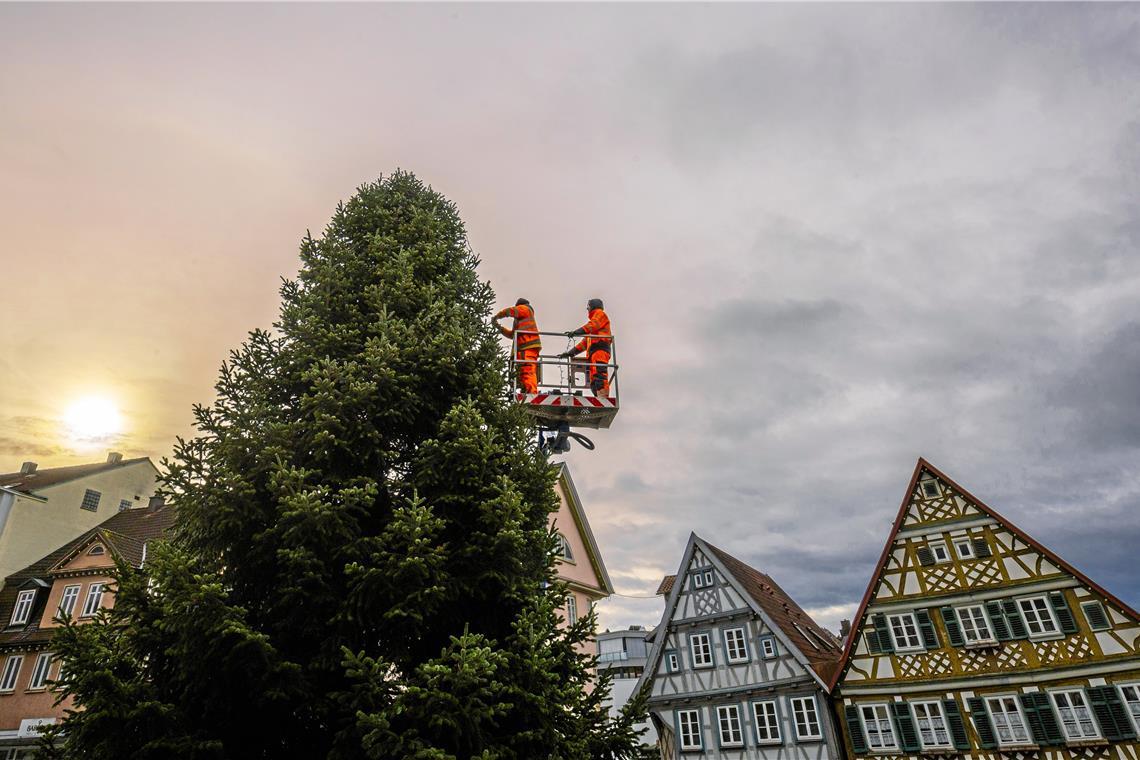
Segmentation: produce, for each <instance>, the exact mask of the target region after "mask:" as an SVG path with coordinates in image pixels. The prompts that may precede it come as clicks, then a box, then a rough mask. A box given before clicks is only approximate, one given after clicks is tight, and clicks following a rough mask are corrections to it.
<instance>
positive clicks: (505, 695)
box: [43, 172, 640, 760]
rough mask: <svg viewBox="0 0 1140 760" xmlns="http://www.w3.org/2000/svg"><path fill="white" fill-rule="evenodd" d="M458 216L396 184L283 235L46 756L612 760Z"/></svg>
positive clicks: (89, 630) (69, 665) (527, 438)
mask: <svg viewBox="0 0 1140 760" xmlns="http://www.w3.org/2000/svg"><path fill="white" fill-rule="evenodd" d="M478 263H479V262H478V259H477V257H476V256H475V254H474V253H473V252H472V251H471V249H470V247H469V246H468V243H467V237H466V233H465V231H464V227H463V224H462V222H461V220H460V218H459V215H458V213H457V211H456V209H455V207H454V205H453V204H452V203H451V202H449V201H448V200H447V199H446V198H444V197H443V196H442V195H440V194H439V193H437V192H435V191H433V190H432V189H431V188H429V187H427V186H425V185H424V184H423V183H422V182H421V181H420V180H418V179H417V178H416V177H415V176H413V175H411V174H409V173H405V172H396V173H394V174H391V175H390V176H387V177H382V178H381V179H379V180H377V181H376V182H373V183H370V184H367V185H365V186H363V187H361V188H360V189H359V190H358V192H357V193H356V195H355V196H353V197H352V199H351V200H349V201H348V202H347V203H343V204H341V205H339V206H338V207H337V209H336V213H335V214H334V215H333V217H332V220H331V222H330V223H329V225H328V227H327V228H326V229H325V230H324V233H323V234H322V235H321V236H319V237H316V238H314V237H312V236H311V235H309V236H306V237H305V238H304V240H303V242H302V244H301V266H300V272H299V274H298V275H297V277H296V278H295V279H293V280H288V281H285V282H284V283H283V285H282V287H281V310H280V317H279V319H278V321H277V322H276V323H275V325H274V329H273V330H272V331H265V330H255V331H254V332H252V333H250V334H249V336H248V338H247V339H246V340H245V342H244V343H243V344H242V345H241V346H240V347H239V348H238V349H236V350H234V351H233V352H231V354H230V356H229V359H228V360H227V361H226V362H225V363H224V364H223V366H222V368H221V371H220V373H219V378H218V381H217V384H216V391H217V399H216V401H215V402H214V403H213V404H211V405H199V406H196V407H195V408H194V417H195V424H196V428H197V431H198V433H197V435H196V437H194V438H192V439H189V440H182V439H179V440H178V442H177V444H176V446H175V449H174V453H173V455H172V457H171V458H170V459H169V460H166V461H164V463H163V464H164V469H165V470H166V472H167V474H166V475H165V482H164V486H163V489H164V491H165V493H166V494H167V495H168V496H169V497H170V499H171V500H172V501H173V503H175V504H176V505H177V509H178V523H177V526H176V531H175V536H174V539H173V540H172V541H171V542H169V543H168V544H167V545H164V546H160V547H157V548H152V550H151V551H150V552H149V555H148V561H147V565H146V567H145V568H144V569H143V570H141V571H139V570H134V569H132V568H129V567H126V566H121V567H120V568H119V570H118V575H117V595H116V602H115V606H114V608H113V610H110V611H107V612H104V613H101V614H100V615H99V616H98V618H97V619H96V620H95V621H94V622H93V623H90V624H85V625H76V624H67V625H64V626H63V627H62V628H61V629H60V632H59V635H58V637H57V639H56V644H55V647H56V650H57V651H58V652H59V653H60V654H61V656H62V657H63V658H64V661H65V664H64V668H63V676H62V678H61V682H60V684H59V685H58V689H59V690H60V694H61V696H70V697H72V698H73V699H74V708H73V709H72V710H71V711H70V713H69V716H68V718H67V720H66V721H64V722H63V723H62V724H61V725H60V726H59V727H58V728H57V729H56V730H53V731H52V733H51V734H50V735H49V736H48V738H47V740H46V741H45V746H44V750H43V755H44V756H45V757H50V758H60V759H61V760H63V759H68V760H71V759H76V760H77V759H78V758H84V760H101V759H103V758H107V759H108V760H109V759H110V758H115V759H116V760H119V759H120V758H128V757H129V758H175V759H180V758H187V759H193V760H198V759H199V758H202V759H205V758H211V759H214V758H219V759H220V758H226V759H230V758H232V759H234V760H237V759H239V758H240V759H241V760H248V759H250V758H292V757H297V758H313V757H327V758H335V759H336V760H341V759H344V760H348V759H350V758H353V759H354V758H368V759H369V760H381V759H383V758H419V759H422V760H429V759H430V760H450V759H451V758H456V759H458V758H480V759H482V760H492V759H495V760H499V759H502V760H508V759H513V758H519V759H525V760H530V759H532V758H567V759H571V758H617V757H632V756H634V755H635V754H636V752H637V745H638V738H637V736H636V735H635V733H634V731H633V729H632V727H631V726H632V724H633V721H634V720H635V719H636V718H637V717H639V716H636V715H634V714H633V712H636V710H637V708H639V707H640V705H635V709H634V710H631V711H629V712H628V713H627V714H624V715H623V716H621V717H620V718H619V719H617V720H611V719H610V718H609V717H608V715H607V711H606V708H605V706H604V701H605V698H606V696H607V694H608V692H609V682H608V679H606V678H601V679H598V680H597V681H596V682H594V683H593V685H592V688H591V675H590V668H591V666H592V664H593V661H592V658H590V657H588V656H585V655H583V654H582V653H581V652H580V650H579V645H581V644H582V643H583V642H584V641H585V640H586V638H587V637H588V636H589V634H590V632H591V628H592V626H593V622H594V621H593V616H592V615H591V616H586V617H584V618H583V619H581V620H579V621H578V622H577V623H576V624H575V625H572V626H569V627H565V626H560V625H559V620H560V613H559V612H558V608H559V607H560V606H561V605H562V602H563V600H564V598H565V594H566V588H565V587H564V586H563V585H562V584H561V583H559V582H558V581H557V578H556V577H555V574H554V569H553V564H554V559H553V558H554V552H555V546H556V543H555V540H554V536H553V534H552V533H551V532H550V531H549V529H548V527H547V522H548V516H549V513H550V512H551V511H552V510H553V509H555V508H556V506H557V501H556V497H555V492H554V481H555V475H556V473H555V470H554V469H553V468H552V467H551V466H550V465H549V463H548V462H547V461H546V459H545V457H544V456H542V455H541V454H540V453H539V452H538V451H537V450H536V448H535V446H534V445H533V442H532V437H533V431H532V428H531V425H530V423H529V422H528V420H527V419H526V418H525V416H524V415H522V414H521V413H520V412H519V411H518V410H517V409H515V408H513V407H512V406H511V405H510V404H509V403H508V402H507V401H506V400H505V396H506V394H505V392H504V391H505V385H504V378H505V374H504V373H505V367H506V355H505V353H504V351H503V349H502V348H501V347H500V344H499V341H498V339H497V333H496V332H495V330H494V329H493V328H492V327H491V326H490V324H489V316H490V313H491V306H492V303H493V300H494V294H493V292H492V290H491V287H490V285H489V284H488V283H486V282H483V281H481V280H480V279H479V277H478V274H477V271H476V267H477V265H478Z"/></svg>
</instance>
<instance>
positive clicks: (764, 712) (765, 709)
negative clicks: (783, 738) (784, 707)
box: [752, 700, 780, 744]
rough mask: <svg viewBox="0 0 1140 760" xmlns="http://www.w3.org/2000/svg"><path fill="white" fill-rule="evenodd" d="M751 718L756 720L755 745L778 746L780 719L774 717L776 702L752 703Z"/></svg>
mask: <svg viewBox="0 0 1140 760" xmlns="http://www.w3.org/2000/svg"><path fill="white" fill-rule="evenodd" d="M752 716H753V717H754V718H756V743H757V744H779V742H780V719H779V718H777V717H776V702H775V701H774V700H772V701H767V702H753V703H752Z"/></svg>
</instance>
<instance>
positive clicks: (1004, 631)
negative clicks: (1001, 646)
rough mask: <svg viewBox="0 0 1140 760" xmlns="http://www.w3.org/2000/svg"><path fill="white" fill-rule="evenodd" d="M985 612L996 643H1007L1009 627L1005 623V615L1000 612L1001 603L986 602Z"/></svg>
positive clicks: (1009, 637)
mask: <svg viewBox="0 0 1140 760" xmlns="http://www.w3.org/2000/svg"><path fill="white" fill-rule="evenodd" d="M986 612H988V613H989V615H990V626H991V627H993V629H994V636H995V637H996V638H997V640H998V641H1009V640H1010V639H1011V638H1013V637H1012V636H1010V635H1009V626H1008V625H1007V624H1006V622H1005V613H1003V612H1002V610H1001V602H997V601H994V602H986Z"/></svg>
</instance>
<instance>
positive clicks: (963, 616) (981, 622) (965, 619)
mask: <svg viewBox="0 0 1140 760" xmlns="http://www.w3.org/2000/svg"><path fill="white" fill-rule="evenodd" d="M957 612H958V622H959V623H961V625H962V635H963V636H964V637H965V638H966V644H980V643H990V642H992V641H993V640H994V637H993V634H992V633H990V625H989V623H988V622H987V621H986V613H985V611H984V610H983V609H982V607H981V605H976V606H974V607H959V608H958V610H957Z"/></svg>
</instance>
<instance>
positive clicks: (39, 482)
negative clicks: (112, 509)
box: [0, 457, 154, 494]
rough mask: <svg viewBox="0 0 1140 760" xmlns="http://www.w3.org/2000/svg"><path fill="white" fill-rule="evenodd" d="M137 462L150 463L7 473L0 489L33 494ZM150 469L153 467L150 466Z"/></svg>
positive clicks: (129, 461) (1, 478) (143, 459)
mask: <svg viewBox="0 0 1140 760" xmlns="http://www.w3.org/2000/svg"><path fill="white" fill-rule="evenodd" d="M139 462H147V463H149V462H150V459H149V458H148V457H138V458H136V459H123V460H122V461H119V462H97V463H95V464H76V465H71V466H70V467H49V468H47V469H44V470H38V469H37V470H36V471H35V472H9V473H7V474H4V475H0V488H7V489H10V490H12V491H19V492H20V493H26V494H34V493H35V492H36V491H39V490H41V489H44V488H48V487H49V486H58V485H59V484H60V483H66V482H68V481H69V480H77V479H78V478H85V477H87V476H88V475H97V474H99V473H101V472H105V471H107V470H114V469H117V468H120V467H127V466H129V465H132V464H138V463H139ZM151 466H152V467H153V466H154V465H151Z"/></svg>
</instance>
